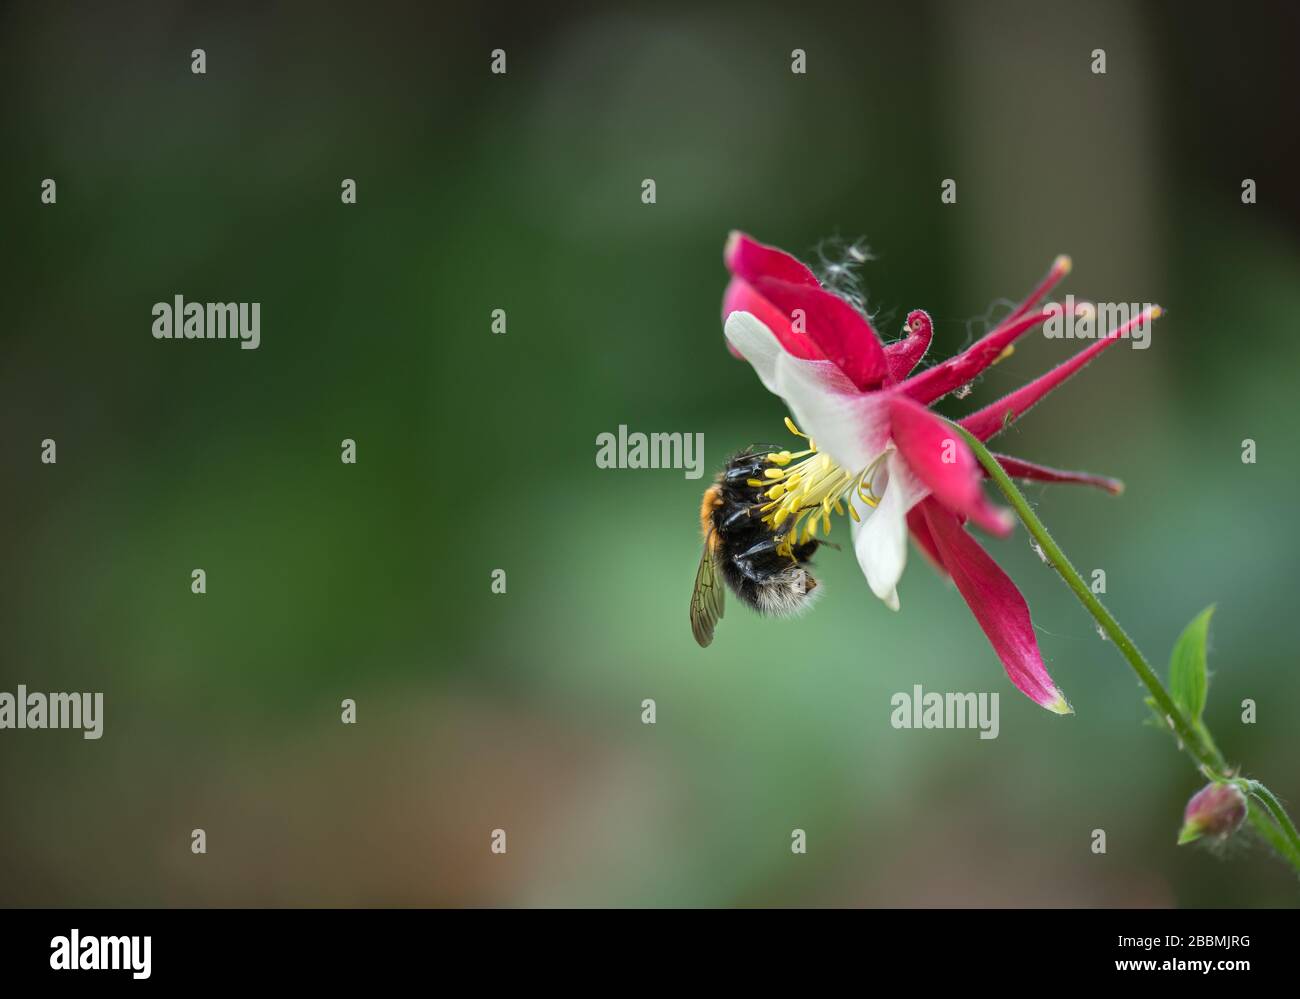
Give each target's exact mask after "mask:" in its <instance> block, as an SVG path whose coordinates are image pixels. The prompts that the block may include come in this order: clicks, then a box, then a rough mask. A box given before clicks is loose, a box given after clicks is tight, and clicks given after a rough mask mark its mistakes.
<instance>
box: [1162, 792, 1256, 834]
mask: <svg viewBox="0 0 1300 999" xmlns="http://www.w3.org/2000/svg"><path fill="white" fill-rule="evenodd" d="M1245 818H1246V796H1245V795H1244V794H1242V793H1241V790H1240V789H1239V788H1238V787H1237V786H1236V785H1235V784H1207V785H1205V787H1203V788H1201V789H1200V790H1199V791H1197V792H1196V793H1195V794H1194V795H1192V800H1191V801H1189V802H1188V803H1187V809H1186V811H1184V812H1183V828H1182V831H1181V832H1180V833H1179V834H1178V842H1179V844H1180V845H1181V844H1183V843H1190V842H1192V841H1193V840H1197V839H1200V838H1201V837H1202V836H1212V837H1214V838H1215V839H1219V840H1224V839H1227V838H1228V837H1229V836H1231V835H1232V834H1233V833H1234V832H1236V831H1237V828H1238V827H1239V826H1240V825H1241V823H1242V822H1243V821H1244V820H1245Z"/></svg>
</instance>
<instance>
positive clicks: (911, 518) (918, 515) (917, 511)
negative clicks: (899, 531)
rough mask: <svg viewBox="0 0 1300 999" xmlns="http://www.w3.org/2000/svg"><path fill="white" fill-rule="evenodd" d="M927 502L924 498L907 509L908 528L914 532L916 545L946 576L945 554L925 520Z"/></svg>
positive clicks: (913, 536)
mask: <svg viewBox="0 0 1300 999" xmlns="http://www.w3.org/2000/svg"><path fill="white" fill-rule="evenodd" d="M926 499H929V497H926ZM925 503H926V500H922V501H921V502H920V503H918V504H917V505H916V506H914V507H912V509H910V510H908V511H907V529H908V530H909V531H911V532H912V540H913V541H915V542H916V547H918V548H920V549H921V551H923V552H924V553H925V556H926V558H928V559H929V560H930V561H931V562H932V563H934V567H935V568H936V569H938V570H939V571H940V572H941V573H943V574H944V575H945V576H946V575H947V574H948V569H947V568H946V567H945V566H944V564H943V556H942V555H940V554H939V548H938V546H937V545H936V544H935V543H934V538H933V537H931V536H930V527H929V525H928V524H926V522H925V510H924V509H923V508H924V506H925Z"/></svg>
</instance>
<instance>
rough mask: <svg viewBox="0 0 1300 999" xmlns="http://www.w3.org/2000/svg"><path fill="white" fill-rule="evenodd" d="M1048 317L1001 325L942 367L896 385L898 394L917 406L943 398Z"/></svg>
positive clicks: (1035, 315) (1041, 315)
mask: <svg viewBox="0 0 1300 999" xmlns="http://www.w3.org/2000/svg"><path fill="white" fill-rule="evenodd" d="M1048 316H1049V313H1048V312H1046V311H1042V312H1035V313H1033V314H1032V315H1028V316H1020V317H1019V318H1017V319H1014V320H1011V321H1009V322H1005V323H1003V324H1002V325H1001V326H998V327H997V328H996V329H995V330H993V332H991V333H989V334H988V336H985V337H982V338H981V339H980V340H978V341H976V342H975V343H974V344H973V345H972V346H971V347H969V348H967V349H966V350H964V351H963V352H962V353H960V354H958V355H957V356H956V357H953V358H949V359H948V360H946V361H944V362H943V363H942V364H936V365H935V366H934V367H933V368H928V369H927V370H925V371H923V372H921V373H920V374H919V375H917V376H916V377H914V378H909V379H908V380H907V381H905V382H902V383H900V384H899V386H898V388H899V391H901V392H904V393H905V394H906V395H907V397H908V398H909V399H915V400H916V401H917V402H920V403H931V402H934V400H936V399H938V398H939V397H940V396H944V395H947V394H948V393H949V392H951V391H952V390H953V389H955V388H960V387H961V386H962V385H965V384H966V383H967V382H969V381H970V380H971V379H972V378H974V377H975V376H976V375H978V374H979V373H980V372H981V371H983V370H984V369H985V368H987V367H988V366H989V365H990V364H992V363H993V362H994V361H996V360H997V359H998V358H999V357H1001V356H1002V352H1003V351H1004V350H1006V349H1007V347H1009V346H1010V345H1011V344H1012V343H1013V342H1014V341H1015V340H1017V339H1018V338H1020V337H1022V336H1024V335H1025V334H1026V333H1028V332H1029V331H1030V330H1031V329H1033V328H1034V327H1035V326H1037V325H1038V324H1039V323H1041V322H1044V321H1045V320H1046V319H1047V318H1048Z"/></svg>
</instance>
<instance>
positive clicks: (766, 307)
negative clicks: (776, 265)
mask: <svg viewBox="0 0 1300 999" xmlns="http://www.w3.org/2000/svg"><path fill="white" fill-rule="evenodd" d="M733 312H749V313H752V314H753V315H754V316H755V317H756V318H757V319H758V320H759V321H760V322H762V324H763V325H764V326H766V327H767V328H768V329H770V330H771V331H772V333H773V335H775V337H776V338H777V340H778V341H780V344H781V347H782V349H784V350H785V352H786V353H787V354H790V355H791V356H793V357H799V358H803V359H804V360H807V361H824V360H826V358H825V356H824V355H823V354H822V352H821V351H820V350H819V349H818V347H817V345H816V344H815V343H813V342H812V340H811V339H810V338H809V337H808V334H806V333H800V332H799V331H798V330H795V329H794V328H793V327H792V326H791V321H790V319H791V317H790V316H789V315H788V314H787V313H785V312H782V311H781V310H780V309H778V308H777V307H776V306H775V305H773V304H772V303H771V302H769V301H768V300H767V299H766V298H764V297H763V296H762V295H760V294H759V293H758V292H757V291H755V290H754V288H753V286H752V285H751V284H750V283H749V282H748V281H746V280H745V279H744V278H738V277H734V278H732V279H731V283H730V284H728V285H727V291H726V293H725V294H724V295H723V296H722V322H723V323H724V324H725V323H726V321H727V317H728V316H729V315H731V314H732V313H733ZM728 349H729V350H730V351H731V352H732V353H733V354H736V356H737V357H739V356H740V355H739V354H738V353H737V352H736V349H735V348H734V347H732V346H731V345H730V344H728Z"/></svg>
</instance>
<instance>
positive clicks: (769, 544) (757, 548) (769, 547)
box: [734, 538, 777, 561]
mask: <svg viewBox="0 0 1300 999" xmlns="http://www.w3.org/2000/svg"><path fill="white" fill-rule="evenodd" d="M776 549H777V542H776V539H775V538H766V539H764V540H763V541H759V542H758V543H757V544H753V545H750V546H749V547H748V548H746V549H745V550H744V551H743V552H740V553H739V554H738V555H735V556H734V558H736V559H738V560H739V559H744V560H745V561H749V560H750V559H752V558H753V557H754V556H755V555H763V554H765V553H766V552H774V551H776Z"/></svg>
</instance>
